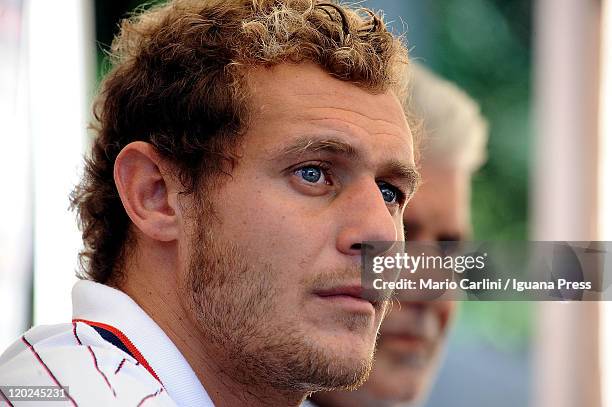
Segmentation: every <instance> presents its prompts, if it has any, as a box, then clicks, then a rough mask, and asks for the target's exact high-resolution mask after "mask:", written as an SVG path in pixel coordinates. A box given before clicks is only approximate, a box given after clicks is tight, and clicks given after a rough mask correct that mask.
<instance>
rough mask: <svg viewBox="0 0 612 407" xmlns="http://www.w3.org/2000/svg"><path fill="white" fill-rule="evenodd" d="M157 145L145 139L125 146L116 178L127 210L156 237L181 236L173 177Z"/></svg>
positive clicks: (118, 161)
mask: <svg viewBox="0 0 612 407" xmlns="http://www.w3.org/2000/svg"><path fill="white" fill-rule="evenodd" d="M164 164H165V162H164V160H163V159H162V158H161V156H160V155H159V154H158V153H157V151H156V150H155V148H154V147H153V146H152V145H151V144H149V143H145V142H142V141H136V142H133V143H130V144H128V145H127V146H125V147H124V148H123V149H122V150H121V152H120V153H119V155H118V156H117V159H116V160H115V168H114V178H115V185H116V186H117V191H118V192H119V196H120V198H121V202H122V203H123V207H124V208H125V211H126V213H127V214H128V216H129V217H130V219H131V220H132V222H133V223H134V225H135V226H136V228H138V229H139V230H140V231H141V232H142V233H143V234H145V235H146V236H148V237H149V238H151V239H153V240H159V241H164V242H168V241H172V240H175V239H177V238H178V231H179V224H178V219H179V217H178V216H177V215H178V214H177V209H178V208H177V207H176V203H177V200H176V197H174V196H172V194H175V195H176V192H175V188H174V180H173V179H172V177H171V176H170V175H169V174H168V172H167V171H166V170H165V168H164Z"/></svg>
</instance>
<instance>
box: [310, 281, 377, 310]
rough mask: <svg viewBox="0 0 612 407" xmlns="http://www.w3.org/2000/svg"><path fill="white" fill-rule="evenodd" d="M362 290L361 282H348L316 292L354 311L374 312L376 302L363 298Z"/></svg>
mask: <svg viewBox="0 0 612 407" xmlns="http://www.w3.org/2000/svg"><path fill="white" fill-rule="evenodd" d="M362 292H363V289H362V288H361V284H347V285H338V286H335V287H331V288H326V289H321V290H316V291H315V292H314V294H315V295H316V296H317V297H319V298H321V299H323V300H325V301H328V302H330V303H336V304H338V305H340V306H344V307H346V308H350V309H351V310H353V311H357V312H364V311H367V312H372V311H373V310H374V307H375V303H373V302H371V301H368V300H366V299H364V298H362Z"/></svg>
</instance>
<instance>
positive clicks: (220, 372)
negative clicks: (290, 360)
mask: <svg viewBox="0 0 612 407" xmlns="http://www.w3.org/2000/svg"><path fill="white" fill-rule="evenodd" d="M153 273H155V272H153ZM126 274H127V273H126ZM130 274H131V275H126V277H127V278H125V279H124V281H123V282H122V283H121V285H120V286H118V287H117V288H119V289H120V290H122V291H123V292H125V293H126V294H127V295H129V296H130V297H131V298H132V299H133V300H134V301H135V302H136V303H137V304H138V305H139V306H140V307H141V308H142V309H143V310H144V311H145V312H146V313H147V314H148V315H149V316H150V317H151V318H152V319H153V320H154V321H155V322H156V323H157V324H158V325H159V327H160V328H161V329H162V330H163V331H164V332H165V333H166V335H168V337H169V338H170V340H171V341H172V342H173V343H174V345H175V346H176V347H177V348H178V350H179V351H180V352H181V353H182V355H183V356H184V357H185V359H186V360H187V362H188V363H189V365H190V366H191V368H192V369H193V371H194V372H195V374H196V376H197V377H198V379H199V380H200V382H201V383H202V385H203V386H204V388H205V389H206V392H207V393H208V395H209V396H210V398H211V399H212V401H213V402H214V404H215V406H216V407H226V406H227V407H229V406H237V405H247V406H254V407H258V406H298V405H299V404H301V402H302V401H303V399H304V397H305V393H297V392H287V393H283V392H280V391H278V390H276V389H274V388H272V387H270V386H266V385H265V384H264V382H263V381H261V382H259V383H254V382H252V383H244V382H246V380H243V381H241V382H238V381H236V380H235V375H233V374H232V370H231V367H230V366H228V364H227V363H224V362H225V361H227V360H228V358H227V355H225V354H224V351H223V349H219V348H217V347H215V346H214V345H213V344H212V343H211V341H208V340H206V337H205V335H204V334H203V332H202V329H201V328H200V327H199V326H198V324H197V323H196V322H195V321H194V320H193V318H191V317H190V316H189V312H188V311H187V310H185V309H184V307H183V306H182V305H181V304H182V302H181V301H180V300H179V298H178V295H179V294H178V293H179V291H178V284H177V282H176V281H175V280H172V281H168V280H166V281H164V283H163V285H161V286H160V285H159V284H156V281H157V279H155V278H151V277H152V276H151V274H152V273H151V272H150V271H149V272H148V273H147V278H142V277H140V276H144V275H145V273H142V272H138V273H130Z"/></svg>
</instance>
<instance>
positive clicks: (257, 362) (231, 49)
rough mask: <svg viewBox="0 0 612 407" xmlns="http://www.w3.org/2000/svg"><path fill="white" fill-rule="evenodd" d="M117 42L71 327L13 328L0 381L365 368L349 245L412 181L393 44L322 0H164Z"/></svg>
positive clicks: (193, 379) (216, 380) (386, 223)
mask: <svg viewBox="0 0 612 407" xmlns="http://www.w3.org/2000/svg"><path fill="white" fill-rule="evenodd" d="M113 58H114V59H113V62H114V67H113V69H112V70H111V71H110V73H109V74H108V75H107V76H106V78H105V80H104V82H103V84H102V87H101V89H102V90H101V95H100V99H99V100H98V103H97V109H96V113H97V119H98V122H97V123H96V125H97V126H96V130H97V135H96V138H95V140H94V142H93V152H92V154H91V156H90V157H89V159H88V161H87V166H86V171H85V175H84V178H83V180H82V183H81V184H80V185H79V187H78V188H77V189H76V191H75V193H74V195H73V197H72V202H73V205H74V206H75V207H76V208H77V209H78V214H79V218H80V222H81V226H82V230H83V240H84V244H85V249H84V251H83V253H82V260H83V261H84V275H82V277H83V279H82V280H81V281H79V282H77V283H76V284H75V286H74V288H73V293H72V295H73V320H72V323H64V324H58V325H49V326H38V327H34V328H32V329H31V330H29V331H28V332H26V333H25V334H24V335H23V336H22V337H21V338H19V340H17V341H16V342H15V343H14V344H13V345H12V346H11V347H9V348H8V350H7V351H6V352H5V353H3V354H2V356H0V384H2V385H13V386H25V385H46V386H53V387H55V388H59V387H60V386H67V389H66V390H65V396H66V397H67V402H66V403H69V404H72V405H130V406H135V405H141V404H145V405H181V406H183V405H191V406H195V405H198V406H211V405H213V403H214V405H216V406H217V407H223V406H291V405H293V406H296V405H299V404H300V403H301V402H302V401H303V399H304V397H305V396H306V395H307V394H309V393H311V392H313V391H319V390H332V389H339V388H346V389H348V388H354V387H356V386H358V385H360V384H361V383H363V381H364V380H365V378H366V377H367V375H368V373H369V370H370V367H371V361H372V355H373V352H374V346H375V341H376V336H377V333H378V328H379V326H380V322H381V320H382V316H383V315H384V313H385V310H386V306H387V301H368V300H366V299H363V298H361V295H360V293H361V286H360V267H359V264H360V259H361V245H362V242H364V241H396V240H403V224H402V213H403V210H404V208H405V206H406V204H407V202H408V200H409V199H410V198H411V196H412V194H413V192H414V190H415V189H416V186H417V184H418V180H419V174H418V172H417V171H416V169H415V164H414V159H413V145H412V133H411V130H410V125H409V123H408V120H407V118H406V115H405V112H404V109H403V105H404V103H405V97H406V94H407V76H406V67H407V63H408V53H407V50H406V48H405V46H404V44H403V43H402V42H401V40H400V39H399V38H397V37H395V36H393V35H392V34H391V33H390V32H389V31H388V30H387V28H386V26H385V24H384V23H383V21H382V20H381V19H380V18H379V17H378V16H377V15H375V14H374V13H373V12H371V11H369V10H364V9H361V10H360V11H355V10H353V9H351V8H349V7H348V6H343V5H338V4H330V3H323V2H315V1H311V0H286V1H279V0H256V1H253V0H233V1H226V0H223V1H221V0H215V1H213V0H209V1H204V0H176V1H172V2H169V3H168V4H165V5H161V6H159V7H155V8H153V9H150V10H148V11H145V12H143V13H140V14H138V15H136V16H133V17H132V18H131V19H129V20H127V21H124V22H123V23H122V26H121V32H120V34H119V36H118V38H117V39H116V40H115V42H114V43H113ZM6 397H7V395H5V394H3V393H2V391H0V399H2V398H6Z"/></svg>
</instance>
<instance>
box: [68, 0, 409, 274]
mask: <svg viewBox="0 0 612 407" xmlns="http://www.w3.org/2000/svg"><path fill="white" fill-rule="evenodd" d="M111 62H112V69H111V70H110V72H109V73H108V75H107V76H106V78H105V79H104V81H103V83H102V86H101V92H100V95H99V97H98V99H97V101H96V103H95V107H94V113H95V118H96V123H95V124H94V125H93V127H94V129H95V131H96V137H95V139H94V142H93V147H92V151H91V155H90V156H89V157H88V158H87V159H86V168H85V174H84V176H83V179H82V181H81V183H80V185H78V186H77V188H76V189H75V191H74V192H73V194H72V196H71V202H72V206H73V208H76V210H77V213H78V217H79V222H80V226H81V230H82V233H83V241H84V250H83V251H82V252H81V254H80V259H81V265H82V273H81V277H83V278H89V279H92V280H94V281H97V282H101V283H109V281H110V280H112V279H113V278H114V277H116V275H117V273H120V270H121V268H122V265H123V264H124V263H123V262H124V261H125V257H126V254H128V249H129V248H130V246H131V243H133V242H132V240H133V239H132V238H131V233H130V221H129V218H128V216H127V214H126V212H125V210H124V208H123V206H122V204H121V201H120V199H119V195H118V192H117V189H116V187H115V183H114V180H113V166H114V162H115V159H116V157H117V155H118V154H119V152H120V151H121V149H123V147H124V146H126V145H127V144H129V143H130V142H133V141H137V140H141V141H146V142H148V143H150V144H152V145H153V146H154V147H155V148H156V149H157V151H158V152H159V153H160V154H162V156H164V158H166V159H168V160H169V161H170V162H171V163H173V164H174V165H175V167H176V169H177V175H178V176H179V179H180V180H181V182H182V183H183V185H184V186H185V192H186V193H191V192H193V191H194V190H195V189H196V186H202V185H206V184H205V183H203V181H205V180H210V179H211V177H212V176H214V175H218V174H219V173H221V172H224V171H226V169H227V168H228V167H227V165H228V164H229V165H230V167H229V168H231V167H232V166H233V165H234V163H235V160H236V157H235V154H234V150H235V149H236V147H237V146H238V143H239V142H240V138H241V136H242V135H243V134H244V131H245V130H246V128H247V126H248V121H249V120H248V118H249V105H248V101H249V89H248V86H247V81H246V75H248V71H249V69H250V68H252V67H255V66H264V67H270V66H274V65H277V64H282V63H295V64H299V63H302V62H311V63H315V64H317V65H319V66H320V67H322V68H323V69H325V70H326V71H328V72H329V73H330V74H331V75H333V76H334V77H336V78H338V79H340V80H343V81H349V82H351V83H354V84H355V85H357V86H360V87H363V88H365V89H367V90H369V91H371V92H372V93H379V92H385V91H387V90H392V91H393V92H394V93H395V94H396V95H397V96H398V98H399V99H400V100H401V101H404V100H405V97H406V89H407V86H406V79H407V75H406V73H405V72H406V68H407V64H408V53H407V50H406V47H405V45H404V44H403V42H402V40H401V39H400V38H399V37H396V36H394V35H392V34H391V33H390V32H389V30H388V29H387V28H386V26H385V24H384V22H383V20H382V18H381V17H379V16H378V15H377V14H375V13H373V12H372V11H370V10H367V9H363V8H362V9H354V8H351V7H348V6H345V5H342V4H339V3H336V2H320V1H317V0H174V1H170V2H168V3H166V4H163V5H160V6H156V7H153V8H151V9H149V10H144V11H141V12H139V13H137V14H134V15H133V16H132V17H130V18H128V19H126V20H124V21H123V22H122V24H121V30H120V33H119V35H118V36H117V37H116V38H115V40H114V41H113V44H112V47H111Z"/></svg>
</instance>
